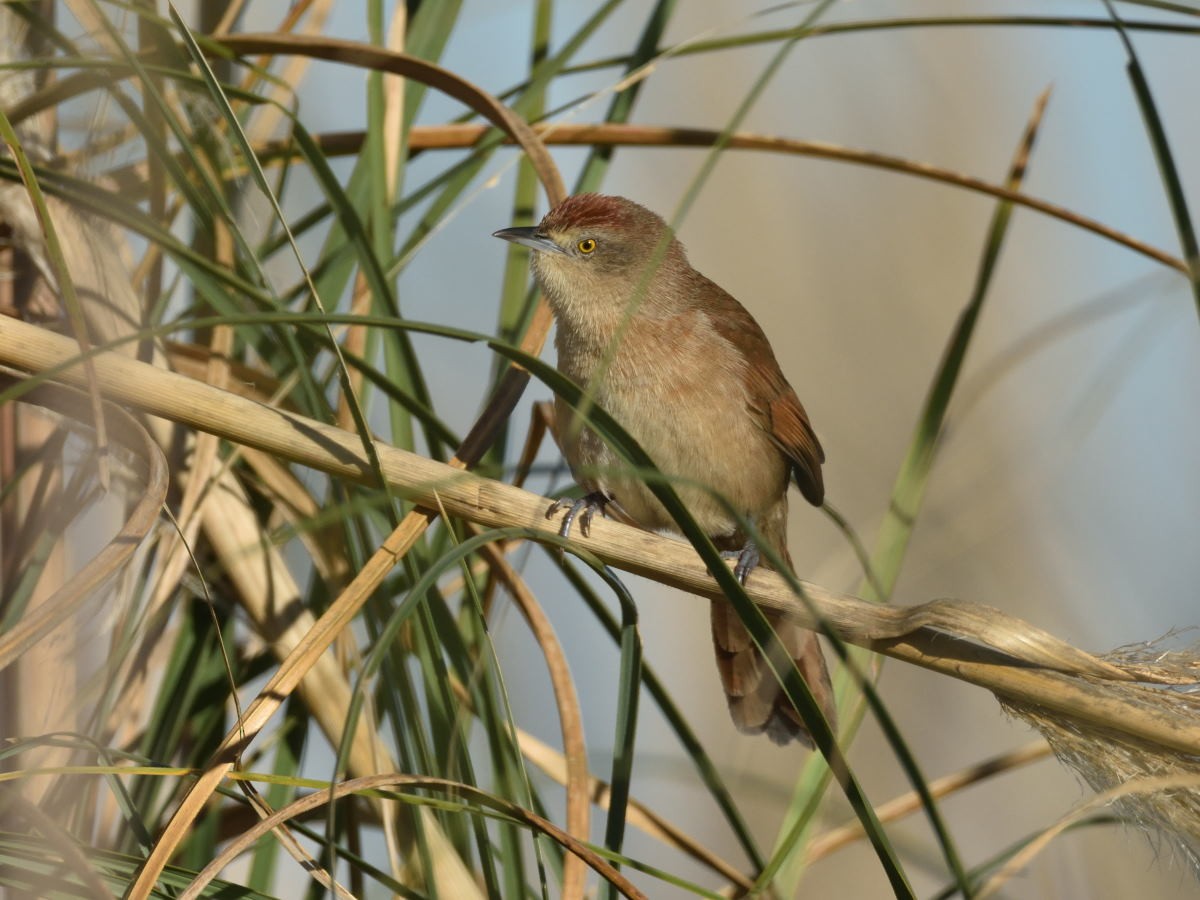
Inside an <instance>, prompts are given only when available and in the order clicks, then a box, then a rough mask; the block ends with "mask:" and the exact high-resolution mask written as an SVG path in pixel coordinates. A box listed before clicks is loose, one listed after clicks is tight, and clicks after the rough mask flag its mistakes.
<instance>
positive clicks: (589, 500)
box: [546, 491, 608, 538]
mask: <svg viewBox="0 0 1200 900" xmlns="http://www.w3.org/2000/svg"><path fill="white" fill-rule="evenodd" d="M607 505H608V497H606V496H604V494H601V493H600V492H599V491H592V492H591V493H590V494H585V495H584V496H582V497H580V498H579V499H578V500H572V499H570V498H569V497H563V498H562V499H561V500H555V501H554V502H553V503H552V504H550V508H549V509H548V510H546V518H547V519H550V518H553V517H554V516H555V515H557V514H558V513H560V512H562V511H563V510H564V509H565V510H566V511H567V514H566V515H565V516H564V517H563V522H562V527H561V528H559V529H558V534H559V536H560V537H565V538H567V537H570V536H571V527H572V526H573V525H574V524H575V520H576V519H577V518H578V519H579V530H580V531H582V532H583V536H584V537H588V536H589V535H590V533H591V530H592V516H594V515H595V514H596V512H597V511H599V513H600V514H601V515H604V507H605V506H607Z"/></svg>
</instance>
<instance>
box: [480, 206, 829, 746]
mask: <svg viewBox="0 0 1200 900" xmlns="http://www.w3.org/2000/svg"><path fill="white" fill-rule="evenodd" d="M495 236H496V237H498V238H503V239H504V240H507V241H512V242H514V243H516V244H521V245H523V246H526V247H529V248H531V249H532V250H533V251H535V252H534V254H533V274H534V277H535V278H536V279H537V282H538V284H539V285H540V286H541V288H542V290H543V292H544V293H545V295H546V300H547V301H548V302H549V304H550V307H551V309H552V310H553V311H554V315H555V319H556V320H557V325H558V329H557V335H556V346H557V349H558V368H559V370H560V371H561V372H562V373H563V374H564V375H567V376H568V377H569V378H571V379H572V380H573V381H575V382H576V383H577V384H579V385H580V386H582V387H585V388H586V389H588V390H589V391H590V392H591V396H593V397H594V398H595V402H596V403H598V404H599V405H600V406H601V407H602V408H603V409H605V410H606V411H607V412H608V413H609V414H610V415H612V416H613V417H614V418H615V419H616V420H617V421H618V422H619V423H620V424H621V425H622V426H623V427H624V428H625V429H626V430H627V431H628V432H629V433H630V435H632V436H633V438H634V439H635V440H637V442H638V443H639V444H640V445H641V447H642V449H643V450H645V451H646V452H647V453H648V454H649V455H650V458H651V459H652V460H653V461H654V463H655V465H656V466H658V468H659V469H660V471H662V472H663V473H664V474H665V475H667V476H669V477H672V484H673V486H674V488H675V490H676V492H677V493H678V494H679V497H680V499H681V500H682V501H683V503H684V504H685V505H686V506H687V508H688V510H689V511H690V512H691V514H692V516H693V517H695V519H696V521H697V522H698V523H699V525H700V526H701V527H702V528H703V529H704V530H705V532H706V533H707V534H708V535H709V536H710V537H711V538H712V539H713V541H714V543H715V544H716V545H717V546H718V547H719V548H721V549H722V550H724V551H726V552H727V553H729V554H730V555H732V554H733V553H737V555H738V563H737V567H736V569H735V571H736V573H737V575H738V577H739V578H741V579H742V580H743V581H744V580H745V578H746V576H747V575H748V574H749V573H750V571H751V570H752V569H753V568H754V566H755V565H756V564H757V563H758V561H759V554H758V550H757V549H756V548H755V546H754V545H753V543H752V542H750V541H749V540H748V539H747V536H746V535H745V534H744V533H743V531H742V529H741V527H740V526H739V523H738V520H737V518H736V517H735V516H733V515H731V514H730V512H729V511H728V510H727V509H726V507H725V505H724V504H722V503H721V502H720V501H719V500H718V499H716V497H717V496H720V497H723V498H724V499H725V500H726V501H727V502H728V503H729V504H730V505H731V506H732V507H733V508H734V509H735V510H737V511H738V512H739V513H740V514H741V515H742V516H743V517H744V518H745V519H747V520H749V521H751V522H753V523H754V525H755V527H756V528H757V530H758V533H759V534H760V535H761V537H762V540H764V541H765V542H766V543H767V544H768V545H769V546H770V548H771V549H772V550H773V551H774V552H775V553H776V554H778V556H779V558H781V559H783V560H786V561H787V564H788V567H789V568H791V565H792V564H791V557H790V556H789V555H788V550H787V508H788V501H787V489H788V483H789V482H790V480H791V479H792V478H795V480H796V484H797V486H798V487H799V488H800V493H801V494H803V495H804V497H805V499H807V500H808V501H809V502H810V503H812V504H814V505H816V506H819V505H821V503H822V501H823V498H824V495H825V486H824V483H823V481H822V479H821V463H823V462H824V461H825V454H824V451H822V449H821V445H820V443H819V442H818V441H817V436H816V435H815V434H814V433H813V430H812V427H811V426H810V425H809V423H808V416H807V415H806V414H805V412H804V407H803V406H801V405H800V400H799V399H798V398H797V397H796V392H795V391H794V390H792V387H791V385H789V384H788V382H787V380H786V379H785V378H784V376H783V372H782V371H781V370H780V368H779V363H778V362H776V360H775V354H774V353H773V352H772V351H771V345H770V344H769V343H768V342H767V337H766V335H765V334H763V330H762V329H761V328H760V327H759V326H758V323H757V322H755V321H754V319H753V318H752V317H751V315H750V313H748V312H747V311H746V309H745V308H744V307H743V306H742V305H741V304H740V303H738V301H737V300H735V299H734V298H733V297H731V296H730V295H729V294H728V293H726V292H725V291H724V290H722V289H721V288H720V287H718V286H717V285H716V284H714V283H713V282H712V281H710V280H709V279H707V278H705V277H704V276H703V275H701V274H700V273H699V272H697V271H696V270H695V269H693V268H692V266H691V265H690V264H689V263H688V259H687V256H686V254H685V253H684V249H683V245H682V244H680V243H679V241H678V240H676V238H675V236H674V233H673V232H672V231H671V229H670V228H669V227H668V226H667V224H666V223H665V222H664V221H663V220H662V218H660V217H659V216H658V215H656V214H655V213H653V212H651V211H650V210H648V209H646V208H645V207H643V206H640V205H638V204H637V203H634V202H633V201H631V200H626V199H624V198H622V197H609V196H604V195H602V194H580V195H578V196H575V197H569V198H568V199H566V200H564V201H563V202H562V203H560V204H559V205H558V206H556V207H555V208H554V209H552V210H551V211H550V212H549V213H548V214H547V215H546V217H545V218H544V219H542V221H541V224H539V225H537V226H536V227H533V228H505V229H501V230H500V231H497V232H495ZM555 415H556V421H557V432H558V434H557V437H558V440H559V443H560V445H561V447H562V450H563V454H564V455H565V456H566V459H567V463H568V464H569V465H570V467H571V472H572V473H573V475H574V477H575V479H576V481H577V482H578V483H579V484H580V486H581V487H583V488H584V490H585V492H586V496H585V497H584V499H583V500H581V501H578V502H577V503H574V504H570V503H568V504H566V505H567V506H570V507H571V508H570V510H569V511H568V512H567V515H566V517H565V519H564V523H563V529H562V533H563V534H564V535H566V534H568V533H569V531H570V528H571V524H572V522H573V521H574V520H575V519H576V516H577V515H578V516H579V521H580V526H581V527H582V528H583V529H584V531H585V534H586V530H587V526H588V523H589V521H590V518H591V515H592V513H593V512H594V511H595V510H597V509H599V510H601V511H602V512H611V513H614V514H615V517H616V518H618V519H620V520H624V521H625V522H627V523H630V524H634V525H637V526H639V527H641V528H645V529H649V530H654V531H667V532H674V533H676V534H678V533H679V529H678V526H677V525H676V524H675V521H674V520H673V519H672V518H671V516H670V514H669V513H668V512H667V510H666V509H665V508H664V507H663V506H662V504H661V503H660V502H659V501H658V499H657V498H656V497H655V496H654V494H653V493H652V492H651V491H650V489H649V488H647V487H646V485H645V483H644V482H643V481H642V480H641V479H639V478H638V477H637V475H636V473H634V472H631V471H630V470H629V467H628V466H627V465H623V463H622V460H621V459H620V458H619V457H618V456H617V455H616V454H615V453H614V452H613V451H611V450H610V449H609V448H608V447H607V446H606V445H605V444H604V441H603V440H602V439H601V438H600V437H599V436H598V435H596V433H595V432H593V431H592V430H591V429H589V428H586V427H582V426H581V424H580V423H579V422H578V420H577V419H576V417H575V414H574V412H573V411H572V410H571V408H570V407H569V406H567V405H566V403H564V402H563V401H562V399H561V398H557V399H556V402H555ZM573 420H574V421H573ZM563 508H565V507H564V505H563V504H562V503H559V504H555V505H554V506H553V507H551V509H550V511H549V512H548V513H547V515H548V516H549V515H553V514H554V513H555V512H557V511H560V510H561V509H563ZM766 615H767V618H768V620H769V621H770V622H771V625H772V627H773V628H774V629H775V632H776V634H777V635H778V637H779V640H780V642H781V643H782V646H783V648H784V649H785V650H786V651H787V653H788V654H789V655H790V656H791V657H792V658H793V659H794V660H795V661H796V664H797V666H799V669H800V672H801V674H802V675H803V676H804V678H805V680H806V681H807V682H808V686H809V688H810V690H811V691H812V693H813V695H814V697H815V698H816V700H817V702H818V704H819V705H820V706H821V709H822V710H823V712H824V713H825V717H826V718H827V719H828V720H829V721H830V723H833V721H834V703H833V692H832V689H831V686H830V683H829V673H828V671H827V670H826V668H825V659H824V657H823V655H822V653H821V647H820V644H819V643H818V641H817V636H816V635H815V634H814V633H813V632H811V631H806V630H804V629H801V628H798V627H797V626H796V625H795V624H794V623H792V622H789V621H785V620H784V619H782V618H781V617H780V616H778V615H774V614H772V613H769V612H768V613H766ZM712 634H713V643H714V645H715V648H716V653H717V667H718V669H719V670H720V674H721V681H722V683H723V685H724V688H725V694H726V697H727V698H728V701H729V712H730V714H731V715H732V716H733V721H734V723H735V724H736V725H737V727H738V728H739V729H740V730H741V731H743V732H747V733H750V734H758V733H761V732H766V733H767V735H768V736H769V737H770V738H771V739H772V740H773V741H775V742H776V743H778V744H785V743H787V742H788V741H790V740H793V739H800V740H802V741H804V742H805V743H808V744H810V745H811V739H810V737H809V735H808V732H807V730H806V729H805V728H804V727H803V725H802V724H801V722H800V717H799V715H798V714H797V713H796V711H795V709H794V708H793V707H792V705H791V704H790V703H789V702H788V700H787V698H786V696H785V695H784V694H783V692H782V689H781V688H780V685H779V682H778V681H777V680H776V678H775V676H774V675H773V674H772V672H771V670H770V669H769V667H768V666H767V664H766V661H765V660H764V659H763V658H762V655H761V653H760V652H759V650H758V648H757V647H756V646H755V644H754V642H753V641H752V640H751V638H750V634H749V632H747V631H746V628H745V626H744V625H742V623H741V620H740V619H739V618H738V617H737V613H736V612H735V611H734V610H733V608H732V607H731V606H730V605H729V604H728V603H726V602H723V601H721V602H717V601H714V602H713V603H712Z"/></svg>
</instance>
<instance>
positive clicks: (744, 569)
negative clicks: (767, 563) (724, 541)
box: [721, 541, 762, 584]
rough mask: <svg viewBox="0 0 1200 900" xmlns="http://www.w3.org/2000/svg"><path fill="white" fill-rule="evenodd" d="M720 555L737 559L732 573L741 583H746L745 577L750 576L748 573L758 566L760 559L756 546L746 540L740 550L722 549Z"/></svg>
mask: <svg viewBox="0 0 1200 900" xmlns="http://www.w3.org/2000/svg"><path fill="white" fill-rule="evenodd" d="M721 556H723V557H724V558H725V559H736V560H737V563H736V564H735V565H734V567H733V575H734V577H735V578H736V579H737V580H738V581H739V582H741V583H742V584H745V583H746V579H747V578H749V577H750V573H751V572H753V571H754V570H755V569H756V568H757V567H758V562H759V560H760V559H762V555H761V554H760V553H759V552H758V548H757V547H755V546H754V544H753V543H751V542H750V541H746V545H745V546H744V547H742V549H741V550H724V551H722V552H721Z"/></svg>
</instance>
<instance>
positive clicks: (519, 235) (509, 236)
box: [492, 228, 566, 254]
mask: <svg viewBox="0 0 1200 900" xmlns="http://www.w3.org/2000/svg"><path fill="white" fill-rule="evenodd" d="M492 237H498V238H500V239H502V240H505V241H512V242H513V243H514V244H520V245H521V246H522V247H528V248H529V249H530V250H540V251H541V252H543V253H562V254H565V253H566V251H565V250H563V248H562V247H560V246H558V244H556V243H554V241H552V240H550V238H548V237H546V236H545V235H544V234H538V230H537V228H501V229H500V230H499V231H493V232H492Z"/></svg>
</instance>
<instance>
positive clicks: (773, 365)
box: [706, 282, 825, 506]
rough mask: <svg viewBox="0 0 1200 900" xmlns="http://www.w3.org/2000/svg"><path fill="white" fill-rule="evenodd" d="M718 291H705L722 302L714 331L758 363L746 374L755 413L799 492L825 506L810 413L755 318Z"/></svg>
mask: <svg viewBox="0 0 1200 900" xmlns="http://www.w3.org/2000/svg"><path fill="white" fill-rule="evenodd" d="M709 283H710V284H711V283H712V282H709ZM713 287H714V288H716V291H710V292H706V294H707V296H710V297H713V296H715V297H717V298H718V300H717V303H716V307H715V308H713V309H712V310H711V311H710V313H709V316H710V318H711V320H712V324H713V328H714V329H715V330H716V331H717V333H718V334H720V335H721V336H722V337H723V338H725V339H726V340H727V341H729V342H730V343H731V344H733V345H734V346H735V347H737V348H738V350H740V351H741V353H742V355H743V356H744V357H746V358H747V359H752V360H756V361H757V362H758V365H754V366H748V367H747V369H746V373H745V379H746V393H747V395H748V396H749V398H750V411H751V412H752V413H753V414H754V415H755V416H756V417H757V418H758V421H759V424H760V425H762V427H763V428H764V429H765V430H766V431H767V433H768V434H770V435H771V439H772V440H774V442H775V443H776V444H777V445H778V446H779V449H780V450H782V451H783V453H784V455H785V456H787V458H788V460H789V461H790V462H791V468H792V472H793V474H794V475H795V476H796V484H797V485H798V486H799V488H800V493H801V494H803V495H804V498H805V499H806V500H808V502H809V503H811V504H813V505H814V506H820V505H821V503H822V502H824V499H825V482H824V480H823V479H822V477H821V463H823V462H825V451H824V450H822V449H821V443H820V441H818V440H817V436H816V434H815V433H814V432H813V429H812V425H810V424H809V421H808V414H807V413H806V412H805V411H804V406H803V405H802V404H801V403H800V398H799V397H797V396H796V392H795V391H794V390H792V386H791V385H790V384H788V382H787V379H786V378H784V377H783V371H782V370H781V369H780V368H779V363H778V361H776V359H775V353H774V351H772V350H771V344H770V342H768V341H767V336H766V335H765V334H763V330H762V328H760V327H759V324H758V323H757V322H755V321H754V317H753V316H751V315H750V313H749V312H747V311H746V308H745V307H744V306H742V304H740V303H738V301H737V300H735V299H734V298H733V297H732V296H730V295H729V294H728V293H727V292H725V291H724V290H722V289H721V288H719V287H717V286H716V285H715V284H714V285H713Z"/></svg>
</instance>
